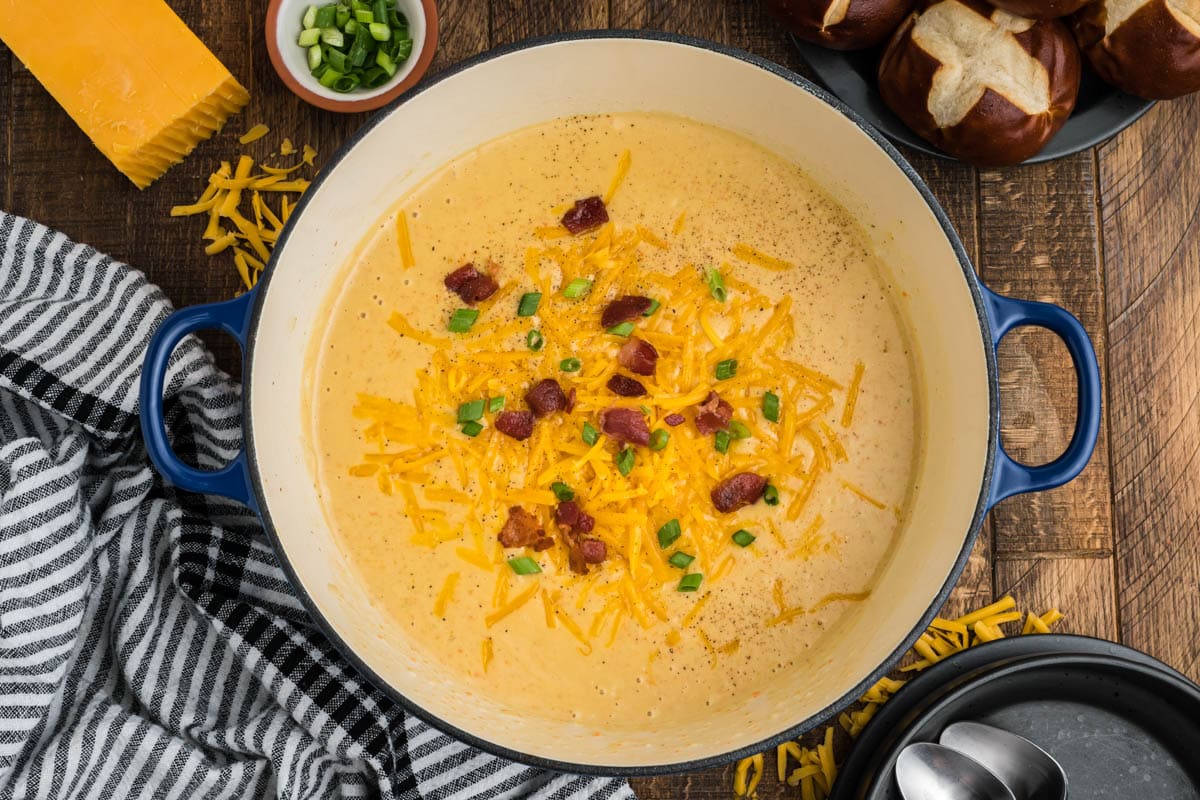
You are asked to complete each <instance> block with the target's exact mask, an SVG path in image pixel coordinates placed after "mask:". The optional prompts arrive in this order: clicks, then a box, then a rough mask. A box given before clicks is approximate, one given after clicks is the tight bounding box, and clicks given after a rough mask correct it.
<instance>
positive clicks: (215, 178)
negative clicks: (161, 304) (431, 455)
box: [171, 124, 387, 491]
mask: <svg viewBox="0 0 1200 800" xmlns="http://www.w3.org/2000/svg"><path fill="white" fill-rule="evenodd" d="M269 132H270V129H269V128H268V127H267V126H266V125H261V124H260V125H255V126H254V127H252V128H251V129H250V130H248V131H246V133H245V135H243V136H242V137H241V139H240V140H239V141H240V142H241V143H242V144H250V143H251V142H255V141H257V140H259V139H261V138H262V137H264V136H266V135H267V133H269ZM304 149H305V157H304V159H303V160H302V161H301V162H300V163H298V164H294V165H292V166H290V167H275V166H266V165H260V169H261V170H262V172H261V173H260V174H254V172H253V170H254V166H255V164H254V159H252V158H251V157H250V156H247V155H243V156H241V157H239V158H238V161H237V166H236V167H234V166H232V165H231V164H230V162H228V161H223V162H221V166H220V167H219V168H218V169H217V170H216V171H215V172H213V173H212V174H211V175H210V176H209V177H208V186H207V187H206V188H205V189H204V192H203V193H201V195H200V197H199V198H198V199H197V200H196V202H195V203H191V204H188V205H178V206H174V207H173V208H172V209H171V216H172V217H190V216H195V215H199V214H207V215H208V224H207V225H206V226H205V229H204V233H203V238H204V240H205V241H207V242H208V244H207V245H206V246H205V248H204V253H205V255H209V256H216V255H219V254H221V253H225V252H228V251H232V253H233V265H234V268H235V269H236V270H237V273H238V277H240V278H241V280H242V286H243V288H244V289H251V288H253V287H254V285H255V284H256V283H257V282H258V279H259V277H260V276H261V275H262V271H263V270H264V269H266V264H267V261H268V260H270V257H271V249H272V248H273V247H274V246H275V241H276V240H277V239H278V238H279V235H280V233H282V231H283V226H284V225H285V224H286V223H287V221H288V218H289V217H290V216H291V211H292V208H293V207H294V206H293V203H294V200H292V199H291V198H289V197H288V195H289V194H295V195H298V194H301V193H303V192H304V190H305V189H307V188H308V183H309V182H308V180H306V179H302V178H295V179H291V180H285V177H286V176H287V175H289V174H290V173H291V172H293V171H295V170H297V169H299V168H300V167H302V166H304V165H305V164H307V165H309V166H312V160H311V159H310V157H309V152H310V151H311V153H312V156H311V158H312V159H315V158H316V150H313V149H312V148H311V147H309V146H308V145H305V146H304ZM279 150H280V154H281V155H285V156H286V155H289V154H291V153H293V152H295V149H294V147H293V146H292V144H291V142H290V141H289V140H287V139H284V140H283V145H281V146H280V149H279ZM267 194H273V195H278V197H279V211H278V213H277V212H276V211H275V209H273V208H272V207H271V204H270V201H268V200H267V197H266V195H267ZM247 203H248V204H249V208H248V209H247V208H246V207H245V206H246V204H247ZM380 487H381V491H387V490H386V489H383V482H382V481H380Z"/></svg>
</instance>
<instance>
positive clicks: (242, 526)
mask: <svg viewBox="0 0 1200 800" xmlns="http://www.w3.org/2000/svg"><path fill="white" fill-rule="evenodd" d="M169 310H170V306H169V304H168V302H167V300H166V298H165V297H164V296H163V294H162V292H161V291H160V290H159V289H158V288H157V287H155V286H152V285H150V284H149V283H147V282H146V279H145V276H143V275H142V274H141V273H140V272H136V271H134V270H131V269H129V268H128V267H126V266H125V265H123V264H120V263H117V262H115V261H113V260H112V259H110V258H108V257H106V256H104V255H102V254H100V253H98V252H96V251H95V250H94V249H92V248H90V247H86V246H83V245H79V244H75V243H74V242H72V241H70V240H69V239H67V238H66V237H65V236H63V235H62V234H58V233H54V232H52V231H50V230H48V229H47V228H45V227H43V226H41V225H38V224H36V223H33V222H30V221H29V220H26V219H23V218H21V217H16V216H12V215H10V214H6V213H4V212H0V797H2V798H30V799H31V800H32V799H33V798H37V799H38V800H41V799H42V798H63V797H71V798H75V797H78V798H112V797H118V798H120V799H121V800H128V799H130V798H141V797H162V798H189V800H190V799H191V798H201V797H203V798H263V797H270V796H278V797H287V798H336V797H363V796H368V797H383V798H405V800H416V799H417V798H438V800H450V798H453V799H454V800H469V799H470V800H474V799H475V798H502V797H504V798H515V797H523V798H524V797H528V798H537V800H566V798H572V800H582V799H583V798H589V800H590V799H591V798H596V799H597V800H599V799H600V798H622V799H624V798H632V797H633V793H632V792H631V791H630V789H629V787H628V785H627V784H625V783H624V782H623V781H618V780H612V779H602V778H596V779H590V778H583V777H579V776H571V775H558V774H554V773H548V772H544V771H540V770H535V769H531V768H528V767H525V766H521V765H518V764H514V763H511V762H508V761H504V760H502V759H498V758H495V757H493V756H490V755H487V754H484V753H481V752H479V751H478V750H474V749H472V748H470V747H468V746H466V745H464V744H462V743H459V742H456V741H454V740H453V739H451V738H450V737H448V736H446V735H445V734H442V733H440V732H439V731H437V730H434V729H432V728H430V727H429V726H427V725H425V724H424V723H422V722H420V721H418V720H417V719H415V718H413V717H411V716H409V715H408V714H405V713H404V712H403V711H402V709H401V708H400V707H399V706H397V705H396V704H395V703H393V702H391V701H390V700H389V699H388V698H387V697H385V696H384V695H383V694H381V693H380V692H378V691H376V690H375V689H374V688H372V687H371V686H370V685H368V684H367V683H366V682H365V681H364V680H363V679H362V678H361V677H359V676H358V675H357V674H356V673H355V671H354V669H353V668H352V667H351V666H350V665H349V664H347V663H346V662H345V661H344V660H342V659H341V658H340V657H339V656H338V654H337V652H336V651H335V650H334V649H333V648H332V647H331V646H330V644H329V642H328V641H326V640H325V638H324V637H322V635H321V634H320V633H319V632H318V631H317V630H316V629H315V628H314V627H313V626H312V625H311V624H310V622H309V620H308V619H307V617H306V615H305V612H304V610H303V608H302V607H301V605H300V604H299V602H298V601H297V600H296V598H295V596H294V595H293V592H292V590H291V588H290V586H289V585H288V583H287V581H286V580H285V579H284V577H283V574H282V572H281V571H280V569H279V567H278V564H277V562H276V559H275V555H274V553H273V552H272V550H271V548H270V546H269V544H268V543H267V541H266V539H265V538H264V537H263V536H262V535H261V531H260V528H259V525H258V520H257V519H256V518H255V517H254V516H253V515H252V514H251V513H250V512H248V511H247V510H246V509H244V508H242V507H241V506H238V505H236V504H234V503H231V502H226V501H223V500H221V499H218V498H212V497H200V496H194V495H189V494H186V493H176V492H175V491H174V490H173V489H172V488H171V487H170V486H167V485H164V483H163V481H162V480H161V478H159V476H158V475H157V474H156V473H155V472H154V471H153V470H152V469H151V467H150V466H149V464H148V462H147V459H146V453H145V450H144V448H143V446H142V443H141V434H140V431H139V427H138V419H137V389H138V377H139V374H140V370H141V364H142V357H143V351H144V348H145V345H146V343H147V341H148V339H149V337H150V335H151V333H152V331H153V330H154V328H155V326H156V325H157V324H158V323H160V322H161V321H162V319H163V318H164V317H165V316H166V314H167V313H168V312H169ZM167 394H168V398H169V399H168V403H167V421H168V425H169V427H170V428H171V430H172V434H173V437H174V443H175V448H176V450H178V451H179V452H180V453H181V454H182V455H183V456H184V457H185V458H188V457H189V456H190V458H191V459H192V460H193V461H194V463H198V464H200V465H201V466H205V467H213V466H217V465H219V464H220V463H223V462H224V461H226V460H227V459H228V458H229V457H230V456H232V455H233V453H234V452H235V451H236V449H237V448H238V447H239V445H240V441H241V430H240V417H239V397H240V388H239V387H238V386H237V385H236V384H234V383H233V382H231V381H230V379H229V377H228V376H227V375H225V374H224V373H223V372H221V371H220V370H218V369H217V368H216V367H215V366H214V365H213V361H212V357H211V355H210V354H208V353H207V352H206V351H205V350H204V348H203V346H202V345H201V344H200V342H199V341H198V340H195V339H194V338H189V339H188V340H186V341H185V343H184V344H183V345H182V346H181V347H180V348H179V350H178V351H177V352H176V354H175V357H174V359H173V361H172V369H171V372H170V375H169V376H168V390H167Z"/></svg>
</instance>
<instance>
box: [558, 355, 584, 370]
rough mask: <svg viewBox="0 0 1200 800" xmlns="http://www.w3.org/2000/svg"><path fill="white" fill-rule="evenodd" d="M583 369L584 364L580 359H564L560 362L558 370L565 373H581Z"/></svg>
mask: <svg viewBox="0 0 1200 800" xmlns="http://www.w3.org/2000/svg"><path fill="white" fill-rule="evenodd" d="M582 367H583V362H582V361H580V360H579V359H578V358H564V359H563V360H562V361H560V362H558V368H559V369H561V370H562V371H563V372H579V370H580V368H582Z"/></svg>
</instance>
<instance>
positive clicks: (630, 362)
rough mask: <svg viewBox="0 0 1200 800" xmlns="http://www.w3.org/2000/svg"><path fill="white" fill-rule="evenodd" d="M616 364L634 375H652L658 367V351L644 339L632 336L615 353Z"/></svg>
mask: <svg viewBox="0 0 1200 800" xmlns="http://www.w3.org/2000/svg"><path fill="white" fill-rule="evenodd" d="M617 363H618V364H620V365H621V366H622V367H624V368H625V369H627V370H629V371H630V372H632V373H633V374H634V375H653V374H654V368H655V367H656V366H658V350H656V349H654V345H652V344H650V343H649V342H647V341H646V340H645V339H639V338H637V337H636V336H634V337H632V338H631V339H630V340H629V341H628V342H626V343H625V344H623V345H621V349H620V350H618V351H617Z"/></svg>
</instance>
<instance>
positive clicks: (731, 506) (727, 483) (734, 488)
mask: <svg viewBox="0 0 1200 800" xmlns="http://www.w3.org/2000/svg"><path fill="white" fill-rule="evenodd" d="M766 488H767V479H766V478H764V477H762V476H761V475H755V474H754V473H753V472H739V473H738V474H737V475H733V476H731V477H728V478H726V479H725V480H723V481H721V482H720V483H718V484H717V485H716V486H714V487H713V490H712V493H711V495H710V496H711V497H712V503H713V507H714V508H716V509H717V511H720V512H721V513H722V514H728V513H729V512H730V511H737V510H738V509H739V508H742V507H744V506H748V505H750V504H752V503H757V502H758V499H759V498H760V497H762V495H763V490H764V489H766Z"/></svg>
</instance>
